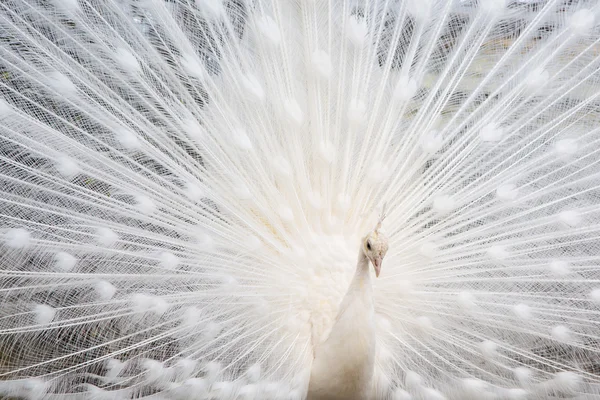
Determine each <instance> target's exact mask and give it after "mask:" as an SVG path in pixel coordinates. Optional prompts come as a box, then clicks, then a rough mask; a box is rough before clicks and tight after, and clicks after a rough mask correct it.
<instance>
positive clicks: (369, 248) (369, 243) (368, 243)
mask: <svg viewBox="0 0 600 400" xmlns="http://www.w3.org/2000/svg"><path fill="white" fill-rule="evenodd" d="M367 250H371V242H367Z"/></svg>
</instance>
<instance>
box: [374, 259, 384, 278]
mask: <svg viewBox="0 0 600 400" xmlns="http://www.w3.org/2000/svg"><path fill="white" fill-rule="evenodd" d="M382 261H383V257H380V256H377V257H374V258H373V267H374V268H375V277H377V278H379V273H380V272H381V262H382Z"/></svg>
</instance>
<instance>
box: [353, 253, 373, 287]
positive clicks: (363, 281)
mask: <svg viewBox="0 0 600 400" xmlns="http://www.w3.org/2000/svg"><path fill="white" fill-rule="evenodd" d="M350 290H354V291H360V292H362V293H364V294H370V293H371V273H370V271H369V259H368V258H367V256H366V255H365V253H364V252H363V251H362V249H361V250H360V251H359V253H358V262H357V263H356V272H355V273H354V279H353V280H352V283H351V284H350Z"/></svg>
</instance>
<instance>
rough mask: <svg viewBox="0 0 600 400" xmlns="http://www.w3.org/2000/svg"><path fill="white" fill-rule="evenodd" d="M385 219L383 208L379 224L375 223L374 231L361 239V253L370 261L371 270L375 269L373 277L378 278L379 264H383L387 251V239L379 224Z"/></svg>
mask: <svg viewBox="0 0 600 400" xmlns="http://www.w3.org/2000/svg"><path fill="white" fill-rule="evenodd" d="M384 218H385V206H384V209H383V211H382V213H381V216H380V217H379V222H377V226H376V227H375V229H374V230H373V231H372V232H370V233H369V234H368V235H367V236H365V238H364V239H363V252H364V253H365V256H367V258H368V259H369V261H371V264H373V268H374V269H375V276H376V277H379V273H380V272H381V263H382V262H383V257H385V254H386V253H387V251H388V248H389V246H388V238H387V236H386V235H385V234H384V233H383V232H382V231H381V223H382V222H383V219H384Z"/></svg>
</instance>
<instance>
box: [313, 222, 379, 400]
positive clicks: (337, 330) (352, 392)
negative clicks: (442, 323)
mask: <svg viewBox="0 0 600 400" xmlns="http://www.w3.org/2000/svg"><path fill="white" fill-rule="evenodd" d="M382 219H383V216H382ZM382 219H381V220H380V221H379V223H378V224H377V226H376V227H375V229H374V230H373V231H372V232H370V233H369V234H368V235H367V236H365V237H364V238H363V239H362V243H361V248H360V251H359V254H358V263H357V265H356V271H355V273H354V277H353V278H352V282H350V286H349V288H348V291H347V292H346V295H345V296H344V298H343V300H342V302H341V304H340V307H339V311H338V314H337V317H336V319H335V322H334V324H333V326H332V328H331V332H330V333H329V335H328V337H327V339H326V340H325V341H324V342H323V343H318V344H317V345H316V346H315V359H314V361H313V363H312V369H311V377H310V382H309V387H308V400H336V399H339V400H342V399H346V400H362V399H368V398H370V397H371V392H372V388H371V386H372V379H373V369H374V366H375V352H376V350H375V346H376V328H375V309H374V307H373V288H372V287H371V275H370V270H369V262H371V264H372V265H373V268H374V270H375V276H377V277H379V274H380V272H381V265H382V261H383V257H385V254H386V253H387V251H388V240H387V237H386V236H385V235H384V234H383V233H382V232H381V231H380V228H381V222H382Z"/></svg>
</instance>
